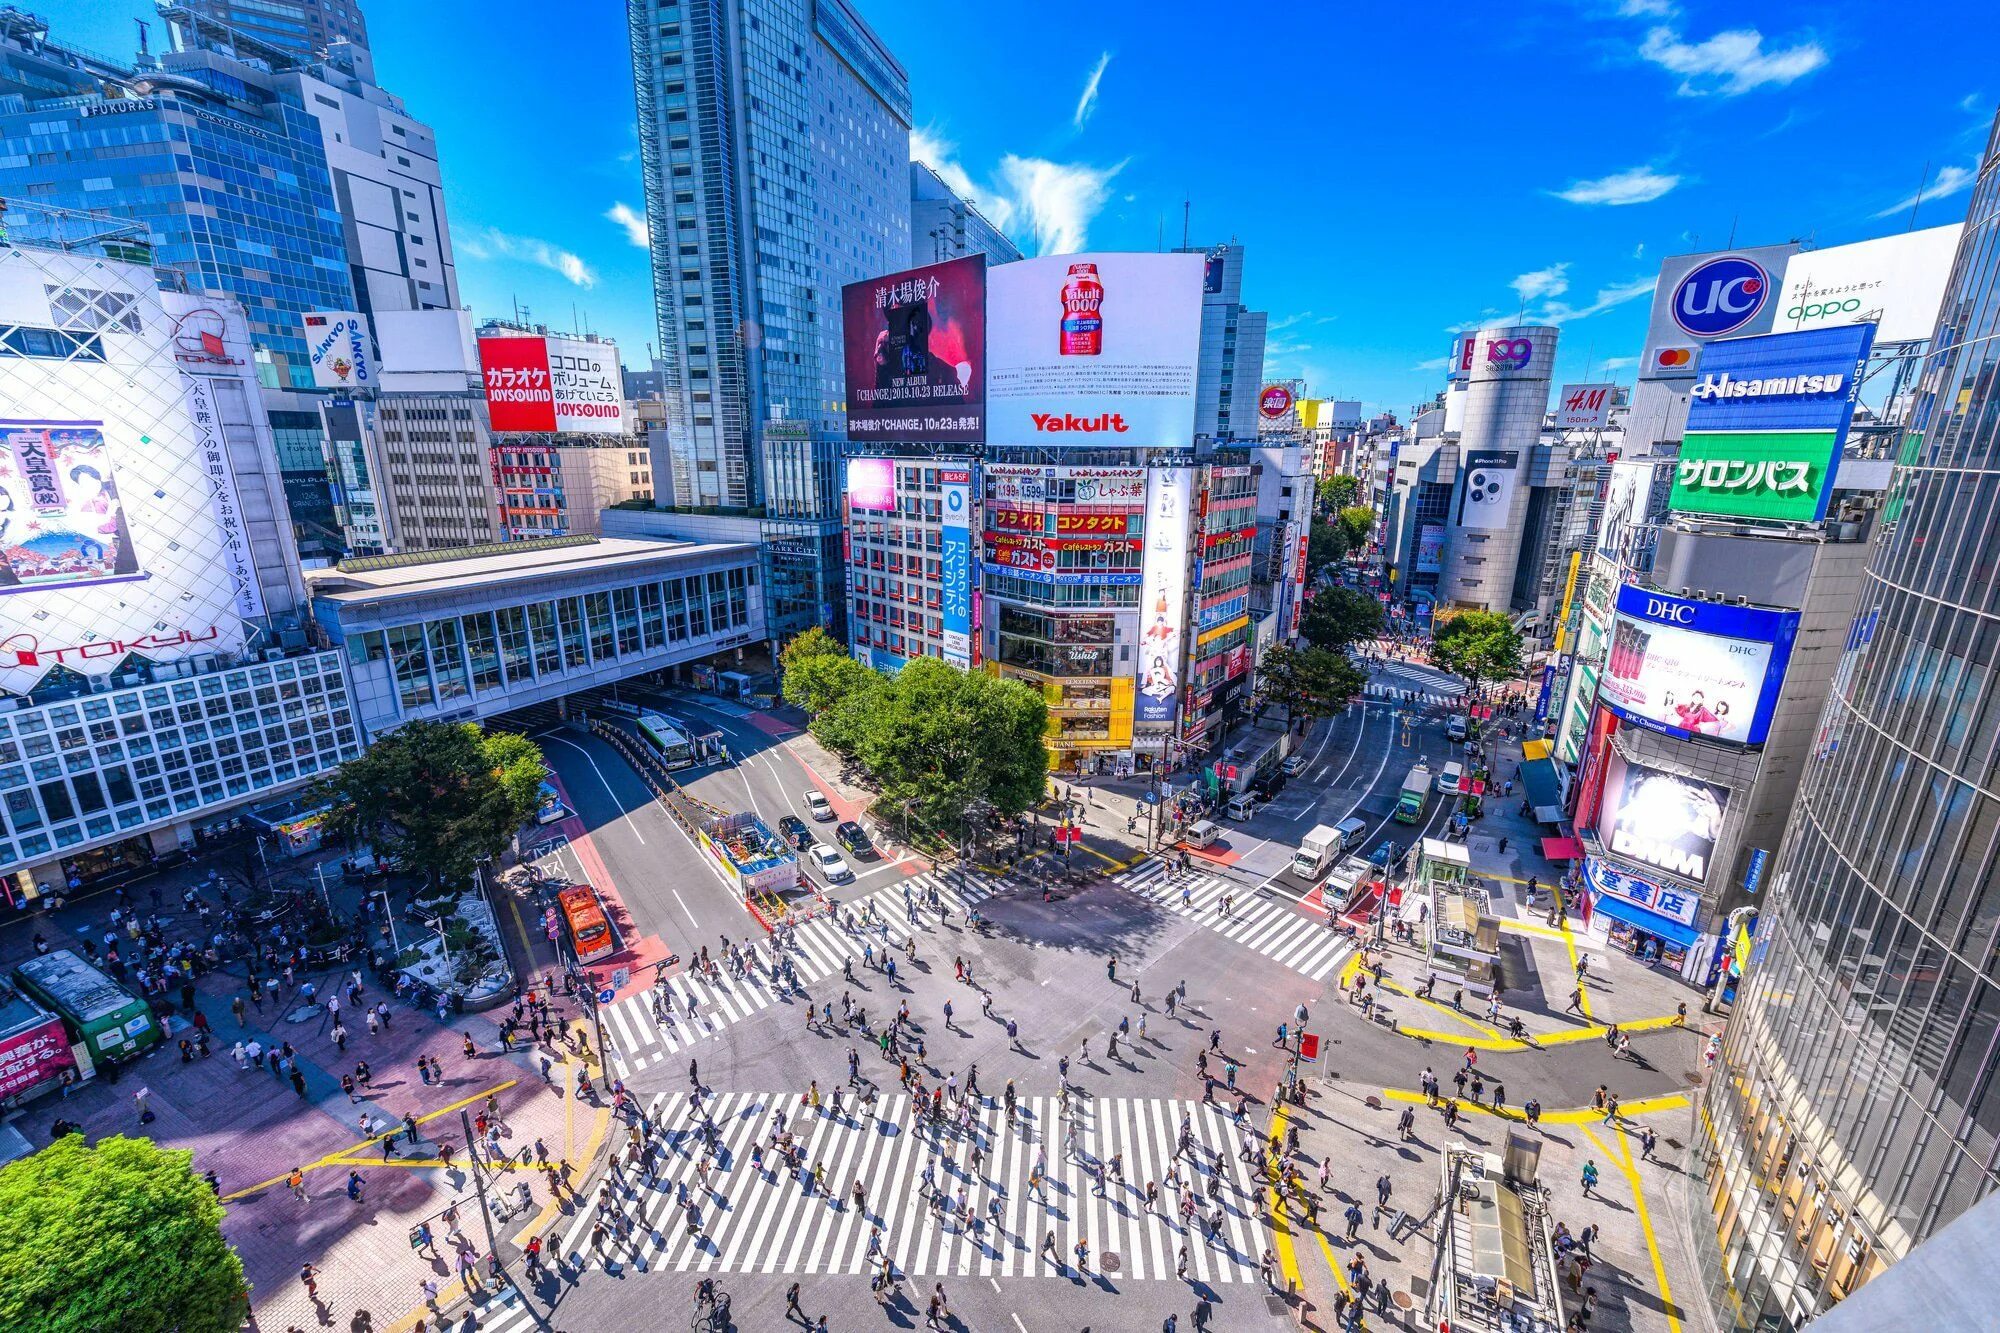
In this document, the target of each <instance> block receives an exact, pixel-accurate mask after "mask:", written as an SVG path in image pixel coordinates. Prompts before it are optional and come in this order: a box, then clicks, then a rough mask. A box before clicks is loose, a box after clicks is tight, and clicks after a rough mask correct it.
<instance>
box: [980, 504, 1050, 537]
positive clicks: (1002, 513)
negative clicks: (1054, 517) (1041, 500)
mask: <svg viewBox="0 0 2000 1333" xmlns="http://www.w3.org/2000/svg"><path fill="white" fill-rule="evenodd" d="M986 526H987V527H988V528H989V529H991V530H992V531H994V532H1043V531H1046V530H1047V528H1048V519H1047V518H1045V517H1044V516H1043V515H1042V512H1041V511H1040V510H1037V509H999V508H994V509H989V510H987V511H986Z"/></svg>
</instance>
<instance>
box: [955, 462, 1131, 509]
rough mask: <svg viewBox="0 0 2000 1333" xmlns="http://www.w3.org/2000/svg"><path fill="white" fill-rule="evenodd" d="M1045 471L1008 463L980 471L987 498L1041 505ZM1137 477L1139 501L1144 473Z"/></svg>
mask: <svg viewBox="0 0 2000 1333" xmlns="http://www.w3.org/2000/svg"><path fill="white" fill-rule="evenodd" d="M1047 470H1048V469H1044V468H1038V467H1022V466H1020V465H1018V464H1010V463H988V464H987V465H986V466H985V467H984V468H982V469H981V471H982V473H983V474H984V475H985V477H986V494H987V496H988V497H989V498H991V499H994V500H999V501H1002V502H1003V503H1004V502H1006V501H1009V500H1013V501H1019V502H1021V503H1025V504H1041V503H1043V502H1044V501H1045V500H1047V499H1048V487H1047V483H1046V482H1045V481H1044V479H1043V473H1044V472H1045V471H1047ZM1135 470H1136V469H1135ZM1139 475H1140V486H1141V488H1142V489H1141V491H1140V499H1142V500H1143V499H1144V498H1145V492H1144V490H1143V487H1144V485H1145V480H1144V479H1145V473H1143V472H1141V473H1140V474H1139Z"/></svg>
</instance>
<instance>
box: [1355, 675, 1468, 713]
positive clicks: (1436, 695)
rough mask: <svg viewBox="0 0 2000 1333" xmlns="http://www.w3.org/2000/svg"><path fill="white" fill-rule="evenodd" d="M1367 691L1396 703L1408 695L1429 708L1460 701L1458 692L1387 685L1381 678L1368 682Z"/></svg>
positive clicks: (1446, 705) (1370, 694)
mask: <svg viewBox="0 0 2000 1333" xmlns="http://www.w3.org/2000/svg"><path fill="white" fill-rule="evenodd" d="M1367 693H1368V697H1369V698H1371V699H1387V700H1390V701H1392V702H1395V703H1402V702H1404V701H1405V698H1406V697H1407V698H1408V699H1409V700H1410V701H1412V702H1414V703H1418V704H1421V705H1423V706H1425V707H1427V708H1445V707H1449V706H1451V705H1453V704H1455V703H1456V702H1457V701H1458V696H1457V695H1456V694H1444V693H1440V692H1439V691H1437V690H1412V689H1405V688H1402V687H1399V686H1395V685H1385V684H1383V683H1382V682H1381V681H1379V680H1371V681H1369V682H1368V690H1367Z"/></svg>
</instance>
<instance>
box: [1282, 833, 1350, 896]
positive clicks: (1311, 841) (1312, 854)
mask: <svg viewBox="0 0 2000 1333" xmlns="http://www.w3.org/2000/svg"><path fill="white" fill-rule="evenodd" d="M1344 841H1345V840H1344V839H1343V838H1342V837H1341V835H1340V830H1339V829H1337V828H1335V827H1333V825H1331V824H1321V825H1318V826H1317V827H1315V828H1314V829H1313V831H1312V832H1310V833H1308V834H1306V836H1305V837H1303V838H1301V839H1300V840H1299V849H1298V851H1296V852H1294V853H1292V873H1293V874H1294V875H1297V876H1298V877H1299V878H1300V879H1302V880H1305V881H1306V882H1307V883H1311V882H1312V881H1314V880H1316V879H1318V878H1319V877H1320V872H1321V871H1323V870H1325V869H1326V868H1327V866H1328V865H1330V864H1331V863H1332V861H1333V858H1334V857H1336V856H1338V855H1339V854H1340V851H1341V848H1342V846H1343V843H1344Z"/></svg>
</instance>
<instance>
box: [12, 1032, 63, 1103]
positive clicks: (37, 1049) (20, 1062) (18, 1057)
mask: <svg viewBox="0 0 2000 1333" xmlns="http://www.w3.org/2000/svg"><path fill="white" fill-rule="evenodd" d="M75 1066H76V1056H75V1055H74V1054H72V1053H71V1051H70V1048H69V1037H68V1036H67V1035H66V1034H65V1033H64V1031H63V1025H62V1020H61V1019H60V1018H57V1017H55V1016H54V1015H53V1014H51V1015H49V1016H48V1018H47V1020H46V1021H44V1022H41V1023H37V1024H35V1025H34V1026H33V1027H29V1028H24V1029H22V1030H21V1031H19V1032H16V1033H15V1034H14V1035H13V1036H11V1037H8V1038H7V1039H6V1040H5V1041H0V1102H4V1101H5V1100H6V1099H7V1098H9V1097H12V1096H14V1095H15V1094H17V1093H19V1092H22V1091H24V1090H26V1089H28V1088H32V1087H34V1086H35V1085H36V1084H37V1083H40V1082H42V1081H43V1080H44V1079H51V1078H56V1077H58V1076H59V1075H61V1073H62V1071H63V1070H65V1069H73V1068H75Z"/></svg>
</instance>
